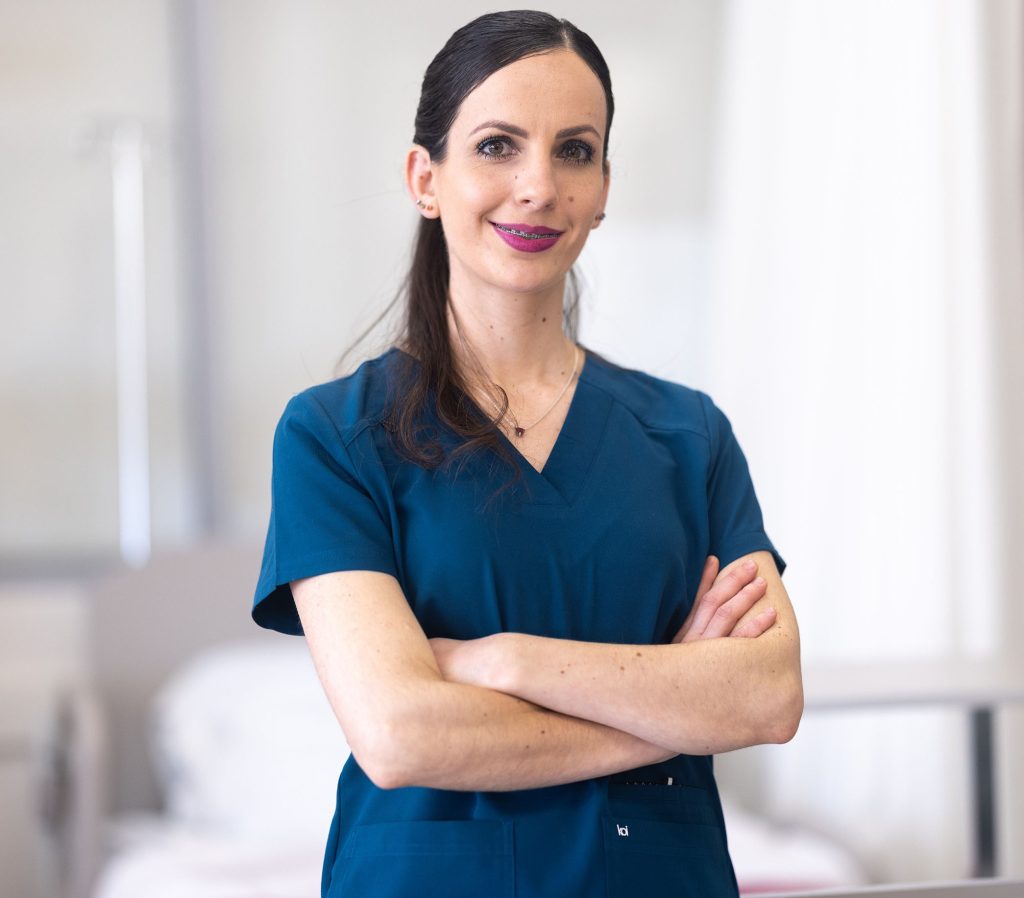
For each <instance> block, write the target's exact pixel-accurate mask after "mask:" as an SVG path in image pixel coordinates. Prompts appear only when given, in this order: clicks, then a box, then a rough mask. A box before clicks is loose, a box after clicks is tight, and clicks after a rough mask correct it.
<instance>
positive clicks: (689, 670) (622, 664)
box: [456, 552, 803, 754]
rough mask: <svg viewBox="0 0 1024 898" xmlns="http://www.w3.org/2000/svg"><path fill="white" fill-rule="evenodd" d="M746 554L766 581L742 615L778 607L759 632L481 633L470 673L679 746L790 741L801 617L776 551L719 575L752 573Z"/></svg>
mask: <svg viewBox="0 0 1024 898" xmlns="http://www.w3.org/2000/svg"><path fill="white" fill-rule="evenodd" d="M747 559H751V560H753V561H754V562H755V563H756V565H757V573H758V574H759V575H760V576H761V577H762V578H764V580H765V582H766V589H765V593H764V596H763V598H761V599H760V600H759V601H758V602H756V603H755V604H754V605H753V606H752V607H751V608H750V609H749V611H748V612H747V615H746V616H745V618H744V620H754V619H756V618H758V617H759V616H761V615H763V614H764V613H765V612H766V611H767V609H769V608H771V609H774V624H773V625H772V626H770V627H769V628H768V629H767V630H765V631H764V632H763V633H762V634H761V635H760V636H757V637H756V638H752V639H731V638H703V639H697V640H693V641H688V640H686V639H683V640H681V641H679V642H673V643H670V644H668V645H620V644H609V643H593V642H577V641H573V640H564V639H550V638H546V637H539V636H531V635H527V634H522V633H499V634H495V635H494V636H490V637H487V638H486V640H478V641H477V642H478V643H479V645H478V646H475V647H473V650H474V651H476V653H477V656H478V657H477V660H476V663H475V664H473V665H472V666H467V665H465V664H463V665H461V667H460V666H458V665H456V667H458V669H460V670H462V671H464V672H465V673H463V674H462V676H463V679H465V680H472V681H475V682H476V683H477V684H478V685H483V686H487V687H489V688H493V689H498V690H501V691H502V692H505V693H508V694H510V695H515V696H518V697H520V698H524V699H526V700H528V701H531V702H535V703H536V704H538V705H542V706H543V707H546V708H550V709H552V710H555V711H559V712H561V713H563V714H571V715H573V716H575V717H580V718H584V719H586V720H592V721H595V722H598V723H603V724H605V725H607V726H610V727H614V728H616V729H619V730H622V731H624V732H627V733H631V734H633V735H634V736H637V737H638V738H640V739H643V740H645V741H649V742H652V743H654V744H657V745H664V746H666V747H667V748H671V749H674V750H675V751H676V752H679V753H685V754H712V753H717V752H724V751H731V750H733V749H736V748H743V747H745V746H749V745H756V744H759V743H765V742H787V741H789V740H790V739H791V738H792V737H793V735H794V734H795V733H796V730H797V727H798V725H799V721H800V717H801V715H802V713H803V686H802V679H801V674H800V639H799V632H798V630H797V624H796V617H795V615H794V613H793V608H792V606H791V604H790V602H789V597H788V595H787V594H786V590H785V587H784V586H783V585H782V579H781V577H780V576H779V572H778V569H777V568H776V566H775V561H774V559H773V558H772V555H771V553H769V552H754V553H751V554H750V555H747V556H744V557H743V558H739V559H737V560H736V561H735V562H733V563H732V564H731V565H729V566H728V567H727V568H726V569H725V570H723V571H722V574H721V577H720V578H719V579H721V578H728V577H734V578H736V579H742V578H744V577H747V576H748V574H747V573H746V572H745V571H743V569H742V563H743V562H744V561H745V560H747ZM751 575H752V574H751ZM723 607H724V606H723ZM695 610H696V611H697V616H698V617H699V616H700V613H701V612H700V609H695ZM742 623H743V622H742V621H741V626H742ZM468 647H469V646H468V644H467V648H468ZM481 655H483V657H481Z"/></svg>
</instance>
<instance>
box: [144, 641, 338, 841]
mask: <svg viewBox="0 0 1024 898" xmlns="http://www.w3.org/2000/svg"><path fill="white" fill-rule="evenodd" d="M148 735H149V741H150V750H151V753H152V757H153V763H154V768H155V770H156V773H157V779H158V782H159V783H160V785H161V787H162V790H163V793H164V799H165V805H166V810H167V813H168V814H169V815H170V816H171V817H172V819H174V820H176V821H177V822H180V823H183V824H186V825H191V826H197V827H207V828H209V829H211V830H215V831H219V832H225V833H234V834H249V835H257V836H263V837H266V836H273V837H280V838H287V839H292V838H294V839H295V840H296V841H303V840H306V839H309V838H317V839H323V838H324V837H325V833H326V832H327V829H328V826H329V824H330V820H331V816H332V815H333V813H334V802H335V795H336V789H337V780H338V774H339V773H340V772H341V768H342V766H343V765H344V763H345V760H346V759H347V758H348V755H349V747H348V744H347V742H346V741H345V736H344V734H343V733H342V730H341V727H340V725H339V724H338V721H337V718H336V717H335V716H334V712H333V711H332V710H331V707H330V704H329V702H328V701H327V696H326V695H325V693H324V691H323V687H322V686H321V684H320V681H319V679H318V678H317V675H316V670H315V668H314V667H313V660H312V657H311V656H310V654H309V649H308V646H307V644H306V641H305V640H304V639H299V638H293V639H282V640H281V641H280V643H279V644H278V645H275V646H268V645H267V644H266V643H227V644H222V645H218V646H216V647H214V648H211V649H206V650H204V651H203V652H201V653H199V654H198V655H196V656H194V657H193V658H191V659H190V660H189V661H187V662H186V663H185V664H184V665H182V667H180V668H179V669H178V670H177V671H176V672H175V673H174V674H172V675H171V677H170V678H169V679H168V680H167V681H166V682H165V683H164V685H163V686H162V687H161V688H160V690H159V691H158V692H157V694H156V696H155V697H154V700H153V705H152V708H151V713H150V720H149V734H148Z"/></svg>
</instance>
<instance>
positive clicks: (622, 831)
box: [615, 823, 629, 836]
mask: <svg viewBox="0 0 1024 898" xmlns="http://www.w3.org/2000/svg"><path fill="white" fill-rule="evenodd" d="M615 828H616V829H617V830H618V831H619V835H620V836H628V835H629V827H628V826H623V825H622V824H621V823H616V824H615Z"/></svg>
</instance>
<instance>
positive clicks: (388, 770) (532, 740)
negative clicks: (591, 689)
mask: <svg viewBox="0 0 1024 898" xmlns="http://www.w3.org/2000/svg"><path fill="white" fill-rule="evenodd" d="M292 593H293V596H294V598H295V604H296V608H297V610H298V612H299V616H300V619H301V621H302V626H303V630H304V632H305V634H306V640H307V642H308V644H309V647H310V651H311V654H312V656H313V662H314V666H315V667H316V670H317V674H318V676H319V677H320V681H321V683H322V685H323V687H324V690H325V692H326V693H327V697H328V699H329V701H330V704H331V707H332V709H333V710H334V713H335V716H336V717H337V718H338V722H339V723H340V725H341V728H342V730H343V732H344V733H345V737H346V739H347V741H348V744H349V747H350V748H351V749H352V753H353V755H354V756H355V758H356V760H357V761H358V762H359V764H360V766H361V767H362V768H363V770H364V771H365V772H366V774H367V775H368V776H369V777H370V778H371V779H372V780H373V782H374V783H376V784H377V785H378V786H380V787H381V788H396V787H399V786H411V785H416V786H429V787H432V788H436V789H456V790H467V791H503V790H513V789H530V788H539V787H542V786H551V785H560V784H562V783H568V782H576V781H578V780H583V779H589V778H591V777H595V776H603V775H606V774H610V773H618V772H620V771H623V770H631V769H633V768H635V767H642V766H645V765H648V764H654V763H657V762H659V761H663V760H667V759H668V758H671V757H674V756H675V755H676V754H677V752H675V751H672V750H670V749H666V748H664V747H662V746H660V745H655V744H651V743H648V742H646V741H645V740H643V739H640V738H638V737H636V736H633V735H631V734H629V733H625V732H622V731H621V730H618V729H615V728H613V727H609V726H607V725H604V724H601V723H597V722H593V721H589V720H580V719H577V718H576V717H573V716H567V715H565V714H560V713H557V712H555V711H552V710H548V709H546V708H541V707H538V706H536V705H534V704H531V703H530V702H529V701H526V700H523V699H521V698H517V697H515V696H511V695H505V694H503V693H501V692H495V691H493V690H491V689H488V688H482V687H480V686H475V685H469V684H463V683H455V682H447V681H446V680H445V679H444V678H443V677H442V674H441V671H440V668H439V667H438V664H437V662H436V660H435V658H434V654H433V652H432V651H431V648H430V643H429V642H428V640H427V638H426V636H425V635H424V633H423V630H422V629H421V628H420V625H419V622H418V621H417V620H416V618H415V616H414V615H413V614H412V611H411V609H410V608H409V605H408V602H407V600H406V598H405V596H404V595H403V594H402V590H401V587H400V586H399V584H398V581H397V580H395V578H394V577H392V576H391V575H389V574H383V573H379V572H376V571H340V572H337V573H332V574H324V575H322V576H318V577H311V578H308V579H305V580H297V581H295V582H294V583H293V584H292Z"/></svg>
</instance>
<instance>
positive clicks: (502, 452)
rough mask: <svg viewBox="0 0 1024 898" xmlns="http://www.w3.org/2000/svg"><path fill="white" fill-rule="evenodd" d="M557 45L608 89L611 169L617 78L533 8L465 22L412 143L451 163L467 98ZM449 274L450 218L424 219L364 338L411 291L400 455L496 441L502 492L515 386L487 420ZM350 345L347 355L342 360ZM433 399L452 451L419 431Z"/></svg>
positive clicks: (420, 459)
mask: <svg viewBox="0 0 1024 898" xmlns="http://www.w3.org/2000/svg"><path fill="white" fill-rule="evenodd" d="M556 49H568V50H572V51H573V52H574V53H576V54H577V55H578V56H579V57H580V58H581V59H582V60H583V61H584V62H585V63H586V64H587V65H588V66H589V67H590V68H591V69H592V70H593V72H594V74H595V75H597V77H598V79H599V80H600V82H601V85H602V86H603V87H604V94H605V99H606V103H607V112H608V115H607V122H606V126H605V135H604V151H603V153H602V167H603V168H604V170H605V171H607V170H608V134H609V132H610V131H611V124H612V114H613V112H614V108H615V107H614V101H613V98H612V85H611V76H610V75H609V73H608V66H607V64H606V63H605V61H604V57H603V56H602V55H601V51H600V50H598V48H597V46H596V45H595V44H594V42H593V41H592V40H591V39H590V37H589V36H588V35H587V34H585V33H584V32H582V31H580V30H579V29H578V28H577V27H576V26H575V25H573V24H572V23H571V22H569V21H567V20H566V19H558V18H555V17H554V16H552V15H550V14H548V13H545V12H537V11H534V10H510V11H507V12H496V13H488V14H486V15H482V16H480V17H478V18H476V19H474V20H473V21H472V22H470V23H469V24H467V25H464V26H462V27H461V28H460V29H458V31H456V32H455V33H454V34H453V35H452V36H451V37H450V38H449V39H448V42H447V43H446V44H445V45H444V47H442V48H441V51H440V52H439V53H438V54H437V56H435V57H434V60H433V61H432V62H431V63H430V65H429V66H428V67H427V71H426V74H425V75H424V77H423V85H422V89H421V91H420V101H419V106H418V108H417V110H416V123H415V134H414V135H413V143H415V144H419V145H420V146H422V147H424V148H425V149H426V150H427V152H428V153H429V154H430V158H431V161H434V162H441V161H443V160H444V158H445V155H446V153H447V150H448V146H447V141H448V133H449V131H450V130H451V126H452V123H453V122H454V121H455V118H456V116H457V115H458V112H459V109H460V107H461V106H462V102H463V100H464V99H465V98H466V96H467V95H468V94H469V93H470V92H471V91H473V90H474V89H475V88H476V87H478V86H479V85H480V84H481V83H483V82H484V81H485V80H486V79H487V78H488V77H489V76H491V75H492V74H494V72H496V71H498V70H499V69H501V68H504V67H505V66H507V65H510V64H511V63H513V62H516V61H517V60H520V59H523V58H524V57H527V56H534V55H538V54H541V53H546V52H549V51H551V50H556ZM448 280H449V263H448V246H447V243H446V242H445V237H444V231H443V230H442V227H441V221H440V219H437V218H433V219H430V218H421V219H420V221H419V228H418V230H417V232H416V237H415V241H414V245H413V254H412V264H411V267H410V269H409V272H408V274H407V275H406V277H405V279H404V281H403V283H402V285H401V287H400V288H399V291H398V293H397V295H396V296H395V298H394V300H392V302H391V303H390V304H389V306H388V307H387V308H386V309H385V310H384V312H382V313H381V315H380V316H379V317H378V318H377V320H376V321H374V322H373V324H371V325H370V327H369V328H367V330H366V331H365V332H364V333H363V334H362V335H361V336H360V337H359V338H358V339H357V341H356V343H358V342H359V341H360V340H362V338H363V337H365V336H366V334H368V333H369V332H370V331H372V330H373V328H374V327H376V325H377V324H378V323H379V322H380V321H381V320H382V319H383V318H384V317H385V316H386V315H387V314H388V312H389V311H390V310H391V308H392V307H393V306H394V304H395V302H397V301H398V300H399V299H400V298H401V297H403V296H405V297H406V299H407V302H406V304H405V308H404V314H403V319H402V329H401V332H400V333H399V335H398V337H397V339H396V343H397V344H398V346H399V348H400V349H402V350H403V352H401V353H396V362H397V364H396V366H395V368H394V369H393V370H394V372H395V377H394V379H393V380H392V382H391V384H390V389H389V394H390V399H389V405H388V409H387V414H386V416H385V418H384V419H383V421H382V423H383V424H384V426H385V428H386V429H387V430H388V432H389V433H390V435H391V438H392V443H393V444H394V446H395V448H396V450H397V451H398V452H399V454H401V455H402V456H403V457H405V458H406V459H408V460H410V461H413V462H415V463H417V464H419V465H420V466H422V467H427V468H433V467H437V466H438V465H440V464H441V463H442V462H445V461H447V462H448V463H451V462H453V461H455V459H456V458H459V457H462V458H463V464H464V463H465V459H466V458H467V457H468V455H469V454H470V453H471V452H473V451H475V450H479V449H483V448H491V449H493V450H494V451H495V452H496V453H497V455H498V456H499V458H501V459H503V460H504V461H506V462H508V463H509V464H510V465H511V467H512V468H513V470H514V472H515V474H514V476H513V479H512V480H510V481H508V482H506V483H505V484H504V485H503V486H502V488H501V489H500V490H498V492H499V493H500V492H501V491H502V490H504V489H506V488H507V487H509V486H511V485H512V484H513V483H515V482H516V481H517V480H518V479H519V478H520V477H521V476H522V473H521V471H520V469H519V466H518V464H516V463H515V458H514V456H513V453H512V452H511V451H510V450H509V449H508V448H507V446H506V445H504V444H503V442H502V440H501V439H500V434H501V431H500V430H499V428H498V423H497V422H498V421H500V420H501V418H502V417H503V416H504V414H505V411H506V410H507V408H508V394H507V393H506V392H505V391H504V390H503V389H502V388H501V387H498V386H497V385H494V386H495V387H496V388H497V390H498V391H499V392H500V394H501V402H500V403H499V405H500V409H501V410H500V412H499V413H498V415H497V416H496V417H495V418H494V419H491V418H487V417H483V418H482V417H481V414H480V412H479V410H478V409H476V408H475V404H474V403H472V401H471V400H469V399H468V396H467V395H466V392H465V391H464V390H465V384H464V382H463V380H462V378H461V376H460V374H459V372H458V370H457V368H456V366H455V363H454V357H453V354H452V350H451V344H450V343H449V334H448V318H447V308H446V307H447V302H448ZM567 280H568V283H567V290H566V298H565V301H564V303H563V308H562V319H563V327H564V329H565V330H566V331H567V333H568V335H569V337H570V339H572V340H573V341H576V336H577V332H578V330H579V315H578V305H579V295H580V288H579V278H578V275H577V273H576V270H575V267H573V268H572V269H571V270H570V271H569V274H568V279H567ZM349 351H351V348H350V350H349ZM349 351H347V352H346V353H345V355H343V356H342V359H341V360H339V367H340V365H341V361H343V360H344V358H345V356H346V355H348V352H349ZM586 351H587V352H589V353H590V354H591V355H596V353H593V352H592V351H590V350H586ZM431 402H433V403H434V406H435V408H434V410H435V414H436V416H437V420H438V421H439V422H440V423H441V424H442V425H443V426H444V427H446V428H448V429H449V430H450V431H452V432H453V433H454V434H455V435H456V436H458V437H461V438H462V439H461V441H460V442H459V443H458V445H456V446H455V448H454V449H452V450H451V451H450V452H449V453H447V454H446V453H445V451H444V449H443V447H442V446H441V445H440V443H438V442H437V441H436V440H432V439H422V440H421V439H420V437H419V436H418V435H419V434H420V433H421V432H422V431H423V430H424V429H425V426H424V425H423V413H424V412H425V411H426V410H427V408H428V403H431ZM460 470H461V466H460ZM495 495H497V493H495ZM492 498H493V496H492Z"/></svg>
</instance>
